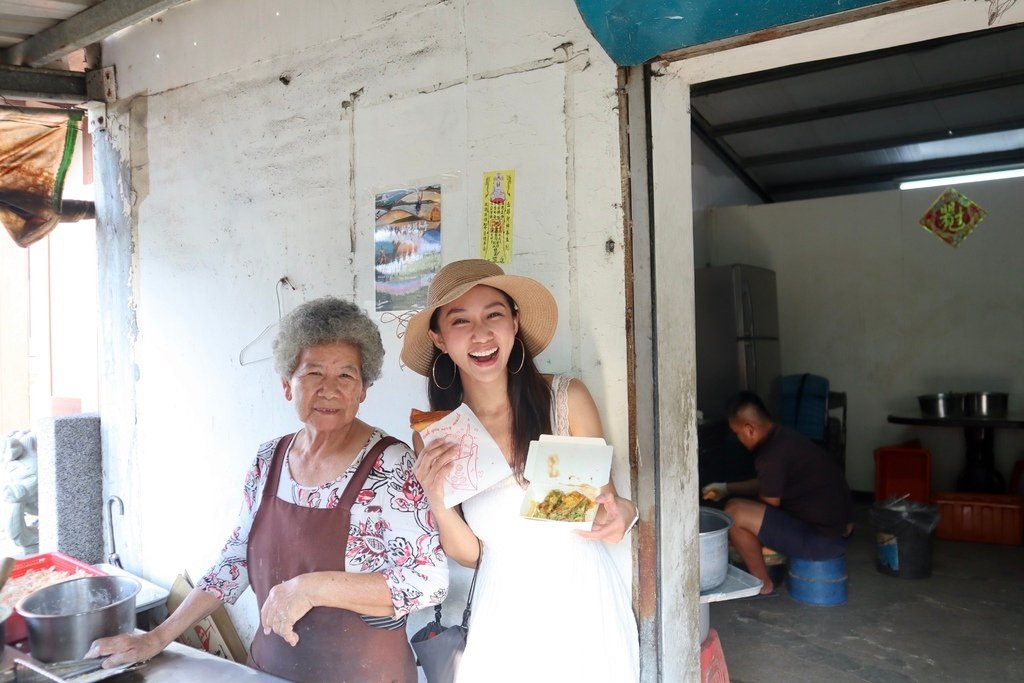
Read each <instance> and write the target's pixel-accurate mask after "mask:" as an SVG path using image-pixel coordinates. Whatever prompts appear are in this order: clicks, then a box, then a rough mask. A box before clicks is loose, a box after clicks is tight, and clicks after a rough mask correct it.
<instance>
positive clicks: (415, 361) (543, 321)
mask: <svg viewBox="0 0 1024 683" xmlns="http://www.w3.org/2000/svg"><path fill="white" fill-rule="evenodd" d="M477 285H487V286H488V287H494V288H495V289H500V290H501V291H503V292H505V293H506V294H508V295H509V296H510V297H512V300H513V301H515V303H516V309H517V310H518V312H519V338H520V339H522V340H523V343H524V344H526V348H527V349H529V350H530V354H531V355H534V356H536V355H537V354H538V353H540V352H541V351H543V350H544V349H545V348H546V347H547V345H548V343H549V342H550V341H551V337H553V336H554V334H555V328H556V327H557V326H558V306H557V305H556V304H555V297H553V296H551V292H549V291H548V290H547V288H546V287H544V285H542V284H541V283H539V282H537V281H536V280H533V279H531V278H528V277H523V276H521V275H505V271H503V270H502V269H501V267H500V266H498V265H497V264H495V263H492V262H490V261H485V260H483V259H465V260H463V261H455V262H454V263H449V264H448V265H447V266H445V267H444V268H442V269H441V270H439V271H438V273H437V275H435V276H434V280H433V282H431V283H430V288H429V289H428V290H427V307H426V308H424V309H423V310H422V311H419V312H418V313H416V315H414V316H413V317H412V318H410V319H409V323H408V325H407V326H406V328H405V341H404V343H403V344H402V362H403V363H405V365H406V367H408V368H409V369H410V370H413V371H414V372H417V373H419V374H421V375H424V376H426V375H429V374H430V363H431V361H432V360H433V356H434V343H433V342H432V341H430V337H428V336H427V330H429V329H430V316H432V315H433V314H434V311H435V310H437V309H438V308H439V307H441V306H444V305H445V304H449V303H451V302H453V301H455V300H456V299H458V298H459V297H460V296H462V295H463V294H465V293H466V292H468V291H469V290H471V289H472V288H473V287H475V286H477Z"/></svg>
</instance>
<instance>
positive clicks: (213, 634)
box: [167, 572, 249, 664]
mask: <svg viewBox="0 0 1024 683" xmlns="http://www.w3.org/2000/svg"><path fill="white" fill-rule="evenodd" d="M192 588H193V585H192V579H191V578H189V575H188V572H185V573H184V574H178V577H177V578H176V579H175V580H174V585H173V586H171V594H170V595H169V596H168V597H167V610H168V611H169V612H174V610H176V609H178V606H179V605H181V603H182V602H183V601H184V600H185V597H186V596H188V594H189V593H190V592H192ZM178 642H179V643H182V644H183V645H188V646H189V647H194V648H196V649H197V650H202V651H203V652H209V653H210V654H212V655H217V656H218V657H222V658H224V659H226V660H228V661H229V662H240V663H242V664H244V663H245V661H246V659H248V656H249V653H248V652H247V650H246V649H245V645H243V644H242V639H241V638H239V637H238V631H236V630H235V625H234V624H232V623H231V617H229V616H228V612H227V610H226V609H224V606H223V605H221V606H220V607H218V608H217V610H216V611H215V612H214V613H213V614H211V615H210V616H208V617H203V618H202V619H200V620H199V621H197V622H196V623H194V624H192V626H190V627H189V628H187V629H185V632H184V633H182V634H181V635H180V636H178Z"/></svg>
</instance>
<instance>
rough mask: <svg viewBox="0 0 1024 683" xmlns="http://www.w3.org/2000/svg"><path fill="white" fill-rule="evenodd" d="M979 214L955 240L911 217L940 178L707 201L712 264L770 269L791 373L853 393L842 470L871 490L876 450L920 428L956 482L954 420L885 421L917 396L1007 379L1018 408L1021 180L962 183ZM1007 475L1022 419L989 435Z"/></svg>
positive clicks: (991, 385) (1021, 452) (1022, 440)
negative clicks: (889, 187) (926, 185)
mask: <svg viewBox="0 0 1024 683" xmlns="http://www.w3.org/2000/svg"><path fill="white" fill-rule="evenodd" d="M958 189H960V190H961V191H962V192H963V193H964V194H966V195H967V196H968V197H970V198H971V199H973V200H975V201H976V202H978V203H979V204H980V205H981V206H982V207H983V208H984V209H985V210H986V211H988V215H987V216H986V217H985V219H984V220H983V221H982V222H981V224H980V225H979V226H978V227H977V228H976V229H975V231H974V232H973V233H972V234H971V235H970V236H969V237H968V238H967V239H966V240H965V241H964V242H963V243H961V244H960V246H959V247H957V248H955V249H954V248H952V247H950V246H948V245H947V244H946V243H945V242H943V241H941V240H940V239H938V238H937V237H935V236H934V235H932V234H931V233H929V232H927V231H925V230H924V229H922V228H921V227H920V226H919V225H918V224H917V222H918V219H919V218H920V217H921V216H922V215H923V214H924V213H925V211H926V210H927V209H928V207H929V206H930V205H931V203H932V202H933V201H934V200H935V199H936V198H937V197H938V196H939V195H940V194H941V193H942V191H943V188H931V189H922V190H914V191H909V192H899V191H895V192H880V193H871V194H860V195H852V196H847V197H835V198H830V199H816V200H808V201H799V202H789V203H782V204H774V205H764V206H753V207H733V208H724V209H714V210H712V211H711V213H710V225H711V238H710V240H711V257H712V262H713V263H714V264H716V265H717V264H726V263H750V264H753V265H759V266H764V267H767V268H772V269H774V270H775V271H776V275H777V278H778V292H779V316H780V326H781V342H782V367H783V372H784V373H786V374H790V373H800V372H812V373H816V374H820V375H824V376H825V377H828V378H829V379H830V381H831V385H832V388H833V390H835V391H845V392H846V393H847V397H848V401H849V422H848V424H849V431H848V444H847V476H848V478H849V481H850V484H851V486H852V487H853V488H855V489H859V490H872V489H873V486H874V462H873V459H872V452H873V450H874V449H875V448H877V447H879V446H883V445H887V444H892V443H897V442H899V441H902V440H906V439H909V438H915V437H919V438H920V439H921V441H922V442H923V444H924V445H925V447H927V448H928V449H929V450H930V451H932V455H933V462H932V471H933V487H934V488H935V489H936V490H950V489H952V488H953V486H954V483H955V480H956V475H957V474H958V473H959V471H960V468H961V465H962V463H963V435H962V434H961V432H960V430H958V429H946V428H916V427H904V426H898V425H892V424H889V423H888V422H887V421H886V416H887V415H889V414H907V415H917V414H918V405H917V400H916V396H917V395H918V394H923V393H931V392H939V391H979V390H980V391H1007V392H1010V409H1011V412H1015V413H1017V414H1020V413H1021V410H1022V407H1024V345H1022V344H1021V339H1022V338H1024V287H1022V286H1021V282H1022V281H1021V272H1022V270H1024V256H1022V254H1024V234H1022V233H1021V231H1020V226H1019V224H1020V221H1019V217H1020V216H1021V214H1022V213H1024V181H1022V180H1020V179H1014V180H1003V181H997V182H989V183H975V184H968V185H963V186H961V187H959V188H958ZM995 448H996V464H997V466H998V468H999V469H1000V471H1001V472H1002V473H1003V476H1004V477H1008V476H1009V472H1010V468H1011V467H1012V463H1013V462H1014V461H1015V460H1016V459H1017V458H1020V457H1024V431H1022V430H1003V431H997V433H996V443H995Z"/></svg>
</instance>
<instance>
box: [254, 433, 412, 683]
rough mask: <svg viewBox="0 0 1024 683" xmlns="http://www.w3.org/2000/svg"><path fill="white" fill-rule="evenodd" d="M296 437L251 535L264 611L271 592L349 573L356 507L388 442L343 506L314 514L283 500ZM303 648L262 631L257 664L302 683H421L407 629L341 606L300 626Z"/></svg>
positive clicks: (278, 463) (277, 466)
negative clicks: (317, 576)
mask: <svg viewBox="0 0 1024 683" xmlns="http://www.w3.org/2000/svg"><path fill="white" fill-rule="evenodd" d="M294 437H295V435H294V434H291V435H289V436H285V437H282V438H281V440H280V441H279V442H278V444H277V448H276V449H275V450H274V457H273V460H272V461H271V463H270V472H269V473H268V475H267V483H266V486H265V487H264V489H263V498H262V499H261V500H260V507H259V509H258V510H257V511H256V518H255V519H254V520H253V523H252V530H251V532H250V534H249V544H248V551H247V554H246V560H247V561H248V563H249V583H250V585H251V586H252V589H253V592H255V593H256V600H257V603H258V604H259V605H260V608H261V609H262V607H263V603H264V602H266V600H267V595H268V594H269V593H270V589H271V588H273V587H274V586H276V585H277V584H279V583H281V582H283V581H287V580H288V579H291V578H293V577H295V576H298V575H300V574H307V573H309V572H319V571H341V572H343V571H345V549H346V546H347V545H348V531H349V520H350V518H351V516H352V504H353V503H354V502H355V499H356V495H357V494H358V493H359V491H360V489H362V487H363V483H364V482H365V481H366V478H367V476H369V474H370V470H371V469H373V465H374V463H375V462H376V461H377V458H378V457H380V454H381V453H382V452H383V451H384V449H385V448H387V447H388V446H390V445H391V444H393V443H398V440H397V439H395V438H393V437H390V436H388V437H384V438H383V439H381V440H380V441H379V442H377V445H376V446H374V447H373V449H371V450H370V452H369V453H367V454H366V457H364V458H363V460H362V462H361V463H359V466H358V468H357V469H356V472H355V474H353V475H352V479H351V481H349V483H348V486H346V487H345V491H344V493H342V494H341V500H340V502H339V503H338V506H337V507H335V508H330V509H325V508H308V507H302V506H300V505H293V504H291V503H289V502H287V501H284V500H281V499H280V498H278V497H277V489H278V482H279V481H280V477H281V468H282V467H284V453H285V452H286V451H287V450H288V445H289V444H290V443H291V441H292V439H293V438H294ZM293 628H294V629H295V632H296V633H297V634H298V635H299V642H298V644H297V645H295V647H292V646H291V645H289V644H288V643H287V642H285V640H284V639H283V638H282V637H281V636H279V635H277V634H276V633H273V632H271V633H270V635H264V634H263V628H262V626H260V627H259V628H258V629H257V630H256V636H255V637H254V638H253V641H252V647H251V654H250V655H249V664H250V665H251V666H255V667H256V668H257V669H260V670H261V671H266V672H267V673H270V674H273V675H275V676H280V677H281V678H285V679H287V680H289V681H299V682H301V683H385V682H386V683H416V662H415V660H414V659H413V655H412V649H411V648H410V647H409V641H408V639H407V638H406V634H405V629H404V628H398V629H395V630H387V629H381V628H374V627H372V626H368V625H367V624H366V623H365V622H363V620H362V619H360V618H359V615H358V614H356V613H355V612H352V611H350V610H346V609H340V608H335V607H314V608H313V609H311V610H310V611H309V612H307V613H306V614H305V615H304V616H303V617H302V618H301V619H299V620H298V621H297V622H296V623H295V625H294V626H293Z"/></svg>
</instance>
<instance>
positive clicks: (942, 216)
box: [918, 187, 986, 247]
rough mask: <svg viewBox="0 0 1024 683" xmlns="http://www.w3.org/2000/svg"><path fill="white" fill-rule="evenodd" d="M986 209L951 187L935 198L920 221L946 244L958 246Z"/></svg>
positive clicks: (979, 220)
mask: <svg viewBox="0 0 1024 683" xmlns="http://www.w3.org/2000/svg"><path fill="white" fill-rule="evenodd" d="M985 213H986V212H985V209H983V208H981V207H980V206H978V205H977V204H976V203H975V202H974V201H973V200H972V199H969V198H968V197H965V196H964V195H963V194H961V193H960V192H958V191H957V190H956V189H955V188H952V187H951V188H949V189H948V190H946V191H945V192H943V193H942V194H941V195H939V198H938V199H936V200H935V203H934V204H932V205H931V207H930V208H929V209H928V211H927V213H925V215H923V216H921V220H920V221H918V223H919V224H920V225H921V227H923V228H924V229H925V230H928V231H929V232H931V233H932V234H934V235H935V236H936V237H938V238H939V239H941V240H942V241H943V242H945V243H946V244H948V245H950V246H952V247H956V246H959V245H960V243H961V242H963V241H964V240H965V239H966V238H967V236H968V235H970V234H971V232H972V231H973V230H974V229H975V228H976V227H978V223H980V222H981V220H982V219H983V218H984V217H985Z"/></svg>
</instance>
